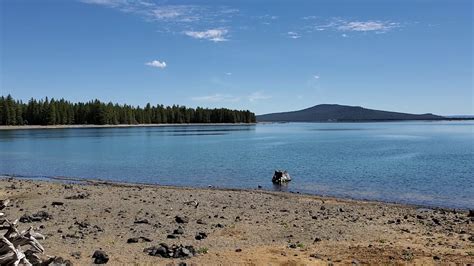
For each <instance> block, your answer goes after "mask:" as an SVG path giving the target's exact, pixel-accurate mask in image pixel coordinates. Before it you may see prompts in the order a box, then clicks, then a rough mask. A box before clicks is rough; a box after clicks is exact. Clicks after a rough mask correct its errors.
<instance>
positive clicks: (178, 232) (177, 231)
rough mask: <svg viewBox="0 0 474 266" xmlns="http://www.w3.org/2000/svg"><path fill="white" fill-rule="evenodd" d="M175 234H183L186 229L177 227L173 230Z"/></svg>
mask: <svg viewBox="0 0 474 266" xmlns="http://www.w3.org/2000/svg"><path fill="white" fill-rule="evenodd" d="M173 234H175V235H182V234H184V230H183V228H181V227H178V229H175V230H174V231H173Z"/></svg>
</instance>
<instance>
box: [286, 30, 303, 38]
mask: <svg viewBox="0 0 474 266" xmlns="http://www.w3.org/2000/svg"><path fill="white" fill-rule="evenodd" d="M287 34H288V37H289V38H291V39H299V38H301V35H300V34H299V33H297V32H294V31H289V32H287Z"/></svg>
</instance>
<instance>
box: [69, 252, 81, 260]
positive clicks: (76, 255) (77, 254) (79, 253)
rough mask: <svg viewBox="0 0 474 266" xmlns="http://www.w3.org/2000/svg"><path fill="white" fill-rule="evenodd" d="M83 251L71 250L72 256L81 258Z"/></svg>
mask: <svg viewBox="0 0 474 266" xmlns="http://www.w3.org/2000/svg"><path fill="white" fill-rule="evenodd" d="M81 255H82V254H81V252H80V251H74V252H71V257H73V258H75V259H76V260H78V259H80V258H81Z"/></svg>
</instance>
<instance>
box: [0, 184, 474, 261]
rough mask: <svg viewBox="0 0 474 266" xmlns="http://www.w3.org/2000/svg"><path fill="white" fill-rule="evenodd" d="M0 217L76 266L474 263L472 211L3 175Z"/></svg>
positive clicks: (284, 194)
mask: <svg viewBox="0 0 474 266" xmlns="http://www.w3.org/2000/svg"><path fill="white" fill-rule="evenodd" d="M4 199H10V201H11V204H10V206H8V207H6V208H5V210H4V211H5V214H6V216H5V217H4V218H7V219H10V220H13V219H16V218H20V219H19V227H20V229H27V228H28V227H30V226H31V227H33V228H34V230H35V231H37V232H39V233H41V234H42V235H44V236H45V237H46V238H45V240H42V241H40V242H41V244H42V245H43V247H44V249H45V254H43V255H42V256H43V257H45V258H46V257H47V256H52V257H54V256H57V257H61V258H62V260H63V261H69V262H70V263H71V264H74V265H84V264H86V265H87V264H91V263H93V262H95V263H99V262H101V263H107V264H112V265H115V264H131V263H137V264H140V265H142V264H144V265H148V264H149V265H234V264H250V265H261V264H264V265H268V264H271V265H314V264H328V263H329V264H331V263H332V264H367V263H368V264H399V263H403V264H406V263H408V264H411V263H414V264H439V263H442V264H445V263H462V264H468V263H474V217H473V216H474V214H473V213H470V212H466V211H453V210H446V209H426V208H417V207H415V206H406V205H399V204H390V203H381V202H368V201H357V200H342V199H335V198H325V197H318V196H309V195H298V194H291V193H284V192H269V191H263V190H219V189H213V188H209V189H197V188H177V187H162V186H153V185H137V184H119V183H105V182H96V181H85V182H80V183H60V182H49V181H37V180H27V179H17V178H11V177H4V178H1V179H0V200H4Z"/></svg>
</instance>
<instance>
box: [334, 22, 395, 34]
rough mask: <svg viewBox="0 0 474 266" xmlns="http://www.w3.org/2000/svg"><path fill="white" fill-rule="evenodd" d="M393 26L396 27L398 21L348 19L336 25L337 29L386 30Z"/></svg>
mask: <svg viewBox="0 0 474 266" xmlns="http://www.w3.org/2000/svg"><path fill="white" fill-rule="evenodd" d="M395 27H398V23H393V22H383V21H350V22H346V23H344V24H342V25H340V26H338V30H341V31H378V32H386V31H389V30H391V29H393V28H395Z"/></svg>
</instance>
